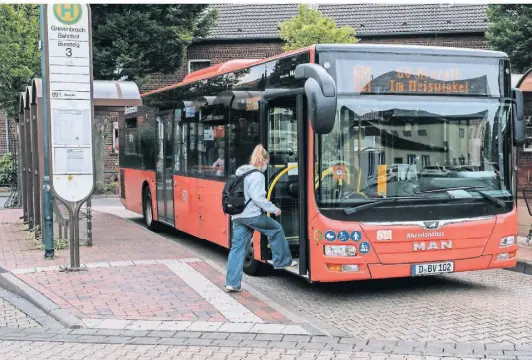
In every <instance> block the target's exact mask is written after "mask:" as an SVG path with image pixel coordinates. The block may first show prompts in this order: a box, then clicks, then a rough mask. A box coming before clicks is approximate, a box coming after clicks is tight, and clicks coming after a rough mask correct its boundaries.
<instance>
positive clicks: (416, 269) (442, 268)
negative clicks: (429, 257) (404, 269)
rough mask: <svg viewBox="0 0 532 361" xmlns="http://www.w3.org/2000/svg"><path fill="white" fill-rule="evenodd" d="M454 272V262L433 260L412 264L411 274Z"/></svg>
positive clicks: (423, 274)
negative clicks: (432, 261) (431, 261)
mask: <svg viewBox="0 0 532 361" xmlns="http://www.w3.org/2000/svg"><path fill="white" fill-rule="evenodd" d="M452 272H454V262H452V261H448V262H434V263H423V264H413V265H412V276H425V275H434V274H440V273H452Z"/></svg>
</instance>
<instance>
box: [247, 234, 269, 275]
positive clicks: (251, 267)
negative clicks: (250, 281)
mask: <svg viewBox="0 0 532 361" xmlns="http://www.w3.org/2000/svg"><path fill="white" fill-rule="evenodd" d="M244 273H245V274H247V275H250V276H261V275H264V274H266V273H267V265H265V264H264V263H262V262H259V261H257V260H256V259H255V257H254V251H253V240H252V241H251V242H250V245H249V247H248V249H247V251H246V257H245V258H244Z"/></svg>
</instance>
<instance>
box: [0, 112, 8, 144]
mask: <svg viewBox="0 0 532 361" xmlns="http://www.w3.org/2000/svg"><path fill="white" fill-rule="evenodd" d="M1 112H2V114H3V115H4V122H5V127H6V150H7V152H8V153H10V152H9V122H8V120H7V112H6V111H4V110H2V111H1Z"/></svg>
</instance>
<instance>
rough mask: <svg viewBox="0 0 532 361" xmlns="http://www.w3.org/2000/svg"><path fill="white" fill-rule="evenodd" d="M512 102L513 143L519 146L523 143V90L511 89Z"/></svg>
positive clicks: (524, 129)
mask: <svg viewBox="0 0 532 361" xmlns="http://www.w3.org/2000/svg"><path fill="white" fill-rule="evenodd" d="M512 94H513V98H514V102H513V104H512V114H513V119H512V120H513V124H514V145H515V146H520V145H523V144H524V143H525V139H526V127H525V105H524V100H523V92H522V91H521V90H520V89H515V88H514V89H512Z"/></svg>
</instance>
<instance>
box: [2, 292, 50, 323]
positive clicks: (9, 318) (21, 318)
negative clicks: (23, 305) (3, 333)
mask: <svg viewBox="0 0 532 361" xmlns="http://www.w3.org/2000/svg"><path fill="white" fill-rule="evenodd" d="M40 326H41V325H40V324H39V323H38V322H37V321H35V320H34V319H32V318H31V317H29V316H28V315H26V314H25V313H24V312H22V311H21V310H19V309H18V308H16V307H15V306H13V305H12V304H11V303H9V302H7V301H6V300H4V299H3V298H1V297H0V327H13V328H17V327H21V328H27V327H40Z"/></svg>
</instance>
